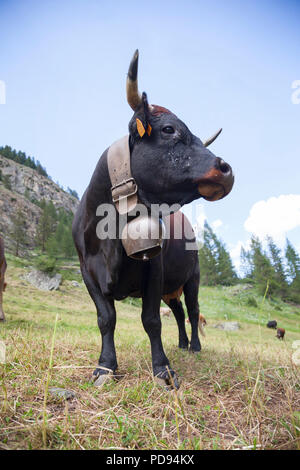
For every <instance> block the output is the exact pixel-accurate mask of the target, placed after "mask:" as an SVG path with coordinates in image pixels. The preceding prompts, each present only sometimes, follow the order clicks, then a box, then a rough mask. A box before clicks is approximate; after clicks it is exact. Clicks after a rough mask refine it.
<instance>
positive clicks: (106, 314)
mask: <svg viewBox="0 0 300 470" xmlns="http://www.w3.org/2000/svg"><path fill="white" fill-rule="evenodd" d="M81 270H82V275H83V279H84V282H85V284H86V286H87V289H88V291H89V293H90V296H91V297H92V299H93V301H94V303H95V305H96V309H97V320H98V326H99V329H100V333H101V337H102V349H101V354H100V357H99V362H98V364H99V367H97V368H96V369H95V370H94V372H93V380H94V381H95V385H96V386H100V385H102V384H103V383H104V382H105V381H106V380H107V378H108V377H110V376H111V375H112V374H114V373H115V371H116V370H117V368H118V364H117V356H116V350H115V343H114V332H115V326H116V310H115V306H114V302H113V300H112V299H108V298H106V297H105V296H103V294H102V292H101V289H100V287H99V286H98V285H97V284H96V283H95V281H94V280H93V278H92V277H91V276H90V274H89V273H88V271H87V269H86V268H85V267H84V266H81Z"/></svg>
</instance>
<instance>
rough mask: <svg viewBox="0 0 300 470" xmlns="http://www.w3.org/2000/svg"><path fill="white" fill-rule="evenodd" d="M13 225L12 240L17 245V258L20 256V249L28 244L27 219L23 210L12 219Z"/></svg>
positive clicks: (19, 210)
mask: <svg viewBox="0 0 300 470" xmlns="http://www.w3.org/2000/svg"><path fill="white" fill-rule="evenodd" d="M12 223H13V225H12V231H11V238H12V240H13V242H14V245H15V250H14V252H15V256H19V253H20V248H21V247H22V246H24V245H26V242H27V232H26V219H25V216H24V214H23V212H22V210H21V209H18V210H17V213H16V214H15V215H14V216H13V217H12Z"/></svg>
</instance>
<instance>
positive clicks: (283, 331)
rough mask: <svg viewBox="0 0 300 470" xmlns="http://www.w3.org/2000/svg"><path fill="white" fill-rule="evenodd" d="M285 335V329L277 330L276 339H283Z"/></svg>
mask: <svg viewBox="0 0 300 470" xmlns="http://www.w3.org/2000/svg"><path fill="white" fill-rule="evenodd" d="M284 335H285V329H284V328H277V335H276V338H278V339H283V338H284Z"/></svg>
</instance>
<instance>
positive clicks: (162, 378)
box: [154, 368, 179, 391]
mask: <svg viewBox="0 0 300 470" xmlns="http://www.w3.org/2000/svg"><path fill="white" fill-rule="evenodd" d="M154 378H155V381H156V382H157V384H158V385H160V386H161V387H163V388H164V389H165V390H167V391H170V390H178V389H179V381H178V378H177V376H176V374H175V372H174V371H173V370H172V369H169V368H163V369H162V370H161V371H160V372H159V373H158V374H156V375H155V377H154Z"/></svg>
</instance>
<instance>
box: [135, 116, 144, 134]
mask: <svg viewBox="0 0 300 470" xmlns="http://www.w3.org/2000/svg"><path fill="white" fill-rule="evenodd" d="M136 126H137V130H138V133H139V135H140V137H143V135H144V134H145V132H146V131H145V128H144V126H143V123H142V121H140V120H139V119H138V118H136Z"/></svg>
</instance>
